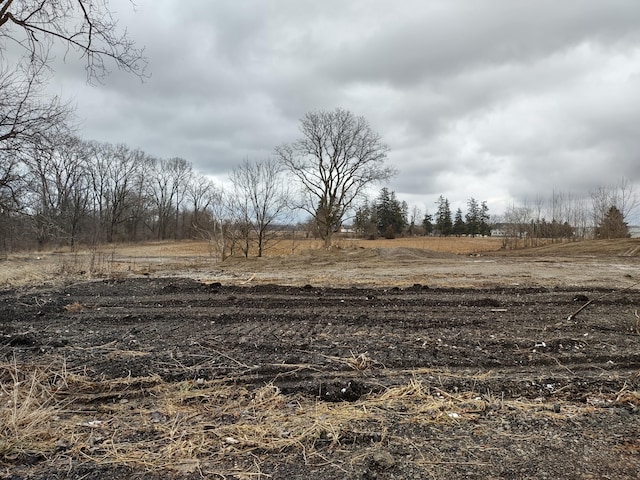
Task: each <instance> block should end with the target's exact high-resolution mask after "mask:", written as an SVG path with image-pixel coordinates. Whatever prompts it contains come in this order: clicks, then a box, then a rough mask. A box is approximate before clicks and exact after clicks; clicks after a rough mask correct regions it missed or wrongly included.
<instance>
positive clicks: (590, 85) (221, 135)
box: [51, 0, 640, 214]
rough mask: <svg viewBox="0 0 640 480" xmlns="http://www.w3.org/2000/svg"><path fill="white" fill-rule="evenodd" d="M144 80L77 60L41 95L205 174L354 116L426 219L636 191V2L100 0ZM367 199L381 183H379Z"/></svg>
mask: <svg viewBox="0 0 640 480" xmlns="http://www.w3.org/2000/svg"><path fill="white" fill-rule="evenodd" d="M111 4H112V5H113V8H114V10H116V11H117V16H118V17H119V18H120V19H121V25H122V26H123V27H124V26H126V27H127V29H128V31H129V34H130V36H131V37H132V38H133V39H135V40H136V42H138V44H139V45H141V46H142V45H144V46H146V54H147V56H148V59H149V66H148V70H149V73H150V74H151V77H150V78H149V79H148V80H147V81H146V82H145V83H141V82H140V81H139V79H137V78H136V77H135V76H132V75H127V74H124V73H120V72H117V71H116V72H114V73H113V74H112V75H111V76H110V77H109V78H108V79H107V80H106V83H105V84H104V85H101V86H97V87H96V86H94V87H92V86H88V85H86V82H85V80H86V78H85V75H84V71H83V68H82V65H78V64H74V63H73V62H70V61H67V63H66V64H65V65H61V66H58V67H57V76H56V77H55V80H54V83H53V84H52V85H51V88H52V89H54V90H55V92H56V93H59V94H61V95H62V96H63V97H66V98H70V99H71V100H72V102H73V103H74V104H76V105H77V114H78V117H79V119H80V120H81V122H82V123H81V129H80V132H79V133H80V135H81V136H82V137H83V138H85V139H92V140H99V141H106V142H113V143H120V142H121V143H126V144H128V145H129V146H131V147H136V148H141V149H142V150H144V151H146V152H147V153H149V154H151V155H154V156H157V157H162V158H170V157H176V156H177V157H182V158H185V159H187V160H188V161H190V162H191V163H192V164H193V165H194V168H195V169H196V170H198V171H200V172H202V173H205V174H209V175H212V176H213V177H215V178H217V179H224V178H226V176H227V174H228V173H229V171H230V170H231V169H232V168H233V167H234V166H236V165H238V164H239V163H240V162H241V161H242V160H243V159H245V158H249V159H251V160H260V159H263V158H266V157H269V156H271V155H272V154H273V150H274V147H275V146H277V145H279V144H281V143H284V142H289V141H292V140H295V139H296V138H299V136H300V133H299V130H298V127H299V120H300V118H301V117H302V116H303V115H304V114H305V113H307V112H310V111H315V110H321V109H327V110H332V109H334V108H336V107H342V108H344V109H348V110H351V111H352V112H353V113H354V114H356V115H362V116H364V117H365V118H366V119H367V120H368V121H369V122H370V124H371V126H372V127H373V129H374V130H376V131H377V132H378V133H380V134H381V136H382V138H383V139H384V141H385V142H386V143H387V144H388V145H389V147H390V152H389V156H388V162H389V163H390V164H391V165H393V166H394V167H395V168H396V169H397V170H398V175H397V176H396V177H395V178H394V179H393V180H392V181H391V182H390V183H389V184H388V185H387V186H388V187H389V188H390V189H391V190H394V191H395V192H396V193H397V195H398V197H399V198H400V199H401V200H406V201H407V202H408V203H409V205H411V206H413V205H416V206H418V207H419V208H420V209H421V210H422V212H424V211H425V209H427V210H429V211H430V213H433V212H434V211H435V209H436V205H435V203H434V202H435V201H436V200H437V198H438V196H439V195H441V194H442V195H444V196H445V197H447V198H449V200H450V201H451V204H452V207H453V209H454V210H455V208H457V207H458V206H460V207H462V209H463V211H465V204H466V200H467V199H468V198H470V197H474V198H475V199H477V200H480V201H482V200H486V201H487V202H488V205H489V208H490V213H492V214H498V213H501V212H502V211H503V210H504V208H505V207H506V206H507V205H509V204H511V203H513V202H516V203H519V202H522V201H525V200H528V201H533V200H534V199H535V198H536V197H545V196H547V195H550V194H551V192H553V191H554V190H555V191H562V192H566V193H570V194H573V195H587V194H588V192H589V190H591V189H593V188H594V187H596V186H599V185H607V184H613V183H617V182H619V181H620V180H621V179H622V178H626V179H628V180H630V181H631V182H633V183H634V184H635V185H640V131H639V129H640V2H638V0H606V1H603V0H562V1H557V0H456V1H454V0H437V1H434V0H402V1H399V0H395V1H387V0H323V1H321V2H320V1H311V0H309V1H306V0H242V1H239V0H226V1H225V0H216V1H211V0H188V1H186V0H136V4H137V8H136V9H135V10H136V11H135V12H134V9H133V8H132V7H131V4H130V3H129V2H128V1H127V0H112V2H111ZM375 191H376V192H377V191H378V188H376V190H375Z"/></svg>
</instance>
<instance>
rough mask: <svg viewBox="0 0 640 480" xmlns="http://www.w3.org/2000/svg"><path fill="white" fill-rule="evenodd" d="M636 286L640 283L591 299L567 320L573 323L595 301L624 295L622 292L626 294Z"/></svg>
mask: <svg viewBox="0 0 640 480" xmlns="http://www.w3.org/2000/svg"><path fill="white" fill-rule="evenodd" d="M636 285H640V282H636V283H634V284H632V285H629V286H628V287H625V288H623V289H622V290H614V291H611V292H607V293H605V294H604V295H600V296H599V297H597V298H595V299H591V300H589V301H588V302H587V303H585V304H584V305H582V306H581V307H580V308H579V309H578V310H576V311H575V312H573V313H572V314H571V315H569V316H568V317H567V320H569V321H571V320H575V318H576V316H577V315H578V314H579V313H580V312H581V311H582V310H584V309H585V308H587V307H588V306H589V305H590V304H591V303H592V302H593V301H594V300H602V299H603V298H605V297H608V296H609V295H613V294H614V293H622V292H626V291H627V290H630V289H632V288H633V287H635V286H636Z"/></svg>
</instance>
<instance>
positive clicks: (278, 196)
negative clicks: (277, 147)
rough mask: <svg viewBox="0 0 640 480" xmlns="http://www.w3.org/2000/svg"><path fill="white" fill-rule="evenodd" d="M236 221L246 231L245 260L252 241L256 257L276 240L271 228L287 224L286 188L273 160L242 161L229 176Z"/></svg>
mask: <svg viewBox="0 0 640 480" xmlns="http://www.w3.org/2000/svg"><path fill="white" fill-rule="evenodd" d="M230 179H231V183H232V184H233V187H234V198H235V208H234V209H233V210H234V213H235V214H236V215H237V220H238V221H239V222H240V223H241V224H242V225H243V226H244V227H245V230H243V232H242V233H243V235H244V248H243V252H244V254H245V256H248V254H249V245H250V243H251V241H252V240H253V238H255V243H256V247H257V255H258V257H262V254H263V252H264V249H265V248H266V247H267V244H268V243H269V242H271V241H273V240H274V239H275V238H276V234H277V232H276V231H275V230H274V226H275V224H276V223H277V222H283V221H285V220H287V218H286V215H287V214H288V213H289V212H290V209H289V205H290V200H289V197H290V196H289V188H288V186H287V185H286V183H285V181H284V179H283V178H282V176H281V165H280V163H279V162H277V161H275V160H273V159H267V160H263V161H261V162H250V161H249V160H245V161H244V162H243V163H242V164H241V165H240V166H238V167H236V168H235V169H234V170H233V171H232V172H231V178H230Z"/></svg>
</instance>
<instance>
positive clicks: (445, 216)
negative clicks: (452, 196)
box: [436, 195, 453, 237]
mask: <svg viewBox="0 0 640 480" xmlns="http://www.w3.org/2000/svg"><path fill="white" fill-rule="evenodd" d="M436 203H437V204H438V212H437V213H436V231H437V232H438V235H440V236H445V237H447V236H449V235H451V231H452V230H453V221H452V220H451V206H450V204H449V200H448V199H446V198H444V197H443V196H442V195H440V197H439V198H438V201H437V202H436Z"/></svg>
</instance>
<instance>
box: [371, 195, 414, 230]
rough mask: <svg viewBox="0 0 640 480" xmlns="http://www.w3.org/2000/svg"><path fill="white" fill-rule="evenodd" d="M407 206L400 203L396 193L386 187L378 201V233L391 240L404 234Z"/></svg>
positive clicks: (376, 206) (376, 207)
mask: <svg viewBox="0 0 640 480" xmlns="http://www.w3.org/2000/svg"><path fill="white" fill-rule="evenodd" d="M407 208H408V207H407V204H406V202H402V203H400V201H399V200H398V199H397V198H396V194H395V192H392V191H389V189H388V188H386V187H384V188H383V189H382V190H381V191H380V195H378V198H377V200H376V203H375V205H374V209H375V212H376V224H377V227H378V233H379V234H381V235H384V236H385V237H387V238H389V237H392V236H395V235H400V234H402V232H403V230H404V228H405V226H406V224H407Z"/></svg>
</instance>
